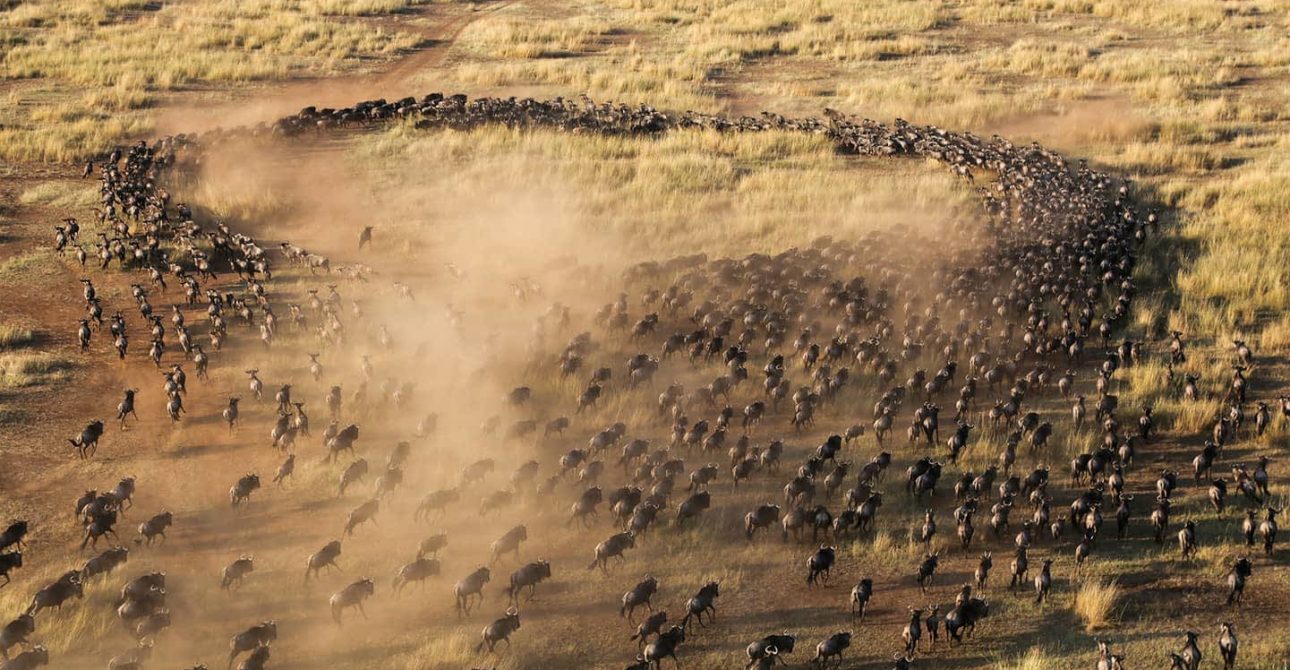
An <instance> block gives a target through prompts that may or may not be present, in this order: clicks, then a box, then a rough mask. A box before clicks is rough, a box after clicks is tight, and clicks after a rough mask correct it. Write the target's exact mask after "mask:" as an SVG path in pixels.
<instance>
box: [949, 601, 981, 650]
mask: <svg viewBox="0 0 1290 670" xmlns="http://www.w3.org/2000/svg"><path fill="white" fill-rule="evenodd" d="M988 616H990V605H989V603H987V602H986V601H984V600H981V599H980V598H968V599H967V600H965V601H963V603H962V604H958V605H955V607H954V609H952V610H950V612H949V614H946V615H945V632H947V633H949V634H950V639H951V640H953V641H954V642H962V641H963V634H964V633H965V632H966V633H967V635H968V637H971V636H972V633H973V631H974V630H975V629H976V624H977V622H979V621H980V620H981V619H984V618H986V617H988Z"/></svg>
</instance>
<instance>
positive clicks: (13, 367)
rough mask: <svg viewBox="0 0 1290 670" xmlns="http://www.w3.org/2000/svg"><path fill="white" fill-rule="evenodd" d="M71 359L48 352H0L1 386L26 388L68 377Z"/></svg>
mask: <svg viewBox="0 0 1290 670" xmlns="http://www.w3.org/2000/svg"><path fill="white" fill-rule="evenodd" d="M71 369H72V363H71V361H69V360H66V359H64V358H61V357H59V356H56V355H54V354H47V353H8V354H0V388H24V387H28V386H37V385H41V384H50V383H53V382H57V381H62V380H64V379H66V378H67V377H68V376H69V375H70V373H71Z"/></svg>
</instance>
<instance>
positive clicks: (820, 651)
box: [811, 631, 851, 668]
mask: <svg viewBox="0 0 1290 670" xmlns="http://www.w3.org/2000/svg"><path fill="white" fill-rule="evenodd" d="M850 646H851V633H849V632H845V631H844V632H841V633H834V634H832V635H830V636H829V637H828V638H826V639H825V640H824V641H823V642H821V643H819V644H817V645H815V658H812V659H811V664H812V665H814V664H819V666H820V667H821V668H827V667H828V666H829V660H830V659H833V658H836V659H837V661H838V666H839V667H841V665H842V655H843V652H845V651H846V650H847V647H850Z"/></svg>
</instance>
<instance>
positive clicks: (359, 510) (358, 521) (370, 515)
mask: <svg viewBox="0 0 1290 670" xmlns="http://www.w3.org/2000/svg"><path fill="white" fill-rule="evenodd" d="M380 509H381V499H380V498H372V499H371V500H368V501H366V502H364V503H363V504H361V505H359V506H358V507H355V508H354V509H352V510H350V512H349V516H348V517H347V518H346V519H345V532H344V534H345V535H353V534H354V529H355V528H358V527H359V526H361V525H363V524H365V523H367V522H368V521H371V522H372V523H376V513H377V512H379V511H380Z"/></svg>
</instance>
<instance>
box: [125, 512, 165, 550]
mask: <svg viewBox="0 0 1290 670" xmlns="http://www.w3.org/2000/svg"><path fill="white" fill-rule="evenodd" d="M174 518H175V517H174V515H173V514H171V513H170V512H168V511H163V512H161V513H160V514H157V515H156V516H153V517H152V518H151V519H148V520H147V521H144V522H143V523H141V524H139V538H142V539H135V541H134V543H135V544H142V543H143V542H144V541H145V540H146V541H147V544H148V546H149V547H151V546H152V541H153V540H154V539H155V538H157V537H160V538H161V541H162V542H165V541H166V529H167V528H169V527H170V525H171V523H173V522H174Z"/></svg>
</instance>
